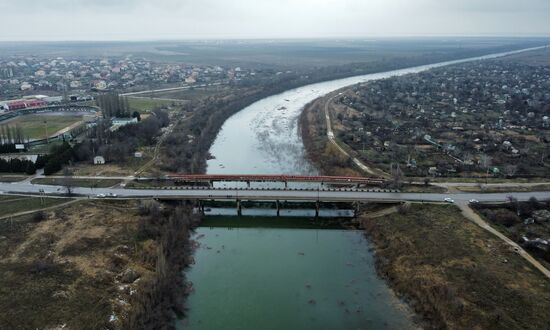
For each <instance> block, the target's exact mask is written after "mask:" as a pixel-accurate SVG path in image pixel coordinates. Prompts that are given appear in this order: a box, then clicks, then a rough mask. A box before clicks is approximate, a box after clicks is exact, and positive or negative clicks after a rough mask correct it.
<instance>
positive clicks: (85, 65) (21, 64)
mask: <svg viewBox="0 0 550 330" xmlns="http://www.w3.org/2000/svg"><path fill="white" fill-rule="evenodd" d="M257 74H258V75H262V74H266V73H263V72H262V71H261V70H259V71H258V70H251V69H245V68H241V67H231V68H223V67H220V66H198V65H191V64H185V63H163V62H159V61H151V60H147V59H144V58H136V57H133V56H129V57H120V58H117V57H110V58H104V59H98V58H90V59H81V58H74V59H69V58H67V59H65V58H63V57H58V56H56V57H51V58H50V57H38V56H34V57H29V56H13V55H12V56H3V57H0V98H3V99H5V100H6V101H7V100H10V99H14V98H17V97H19V96H21V95H24V96H25V95H27V96H30V95H34V94H46V95H50V96H63V95H67V94H70V95H75V97H78V98H79V100H82V99H85V98H86V97H87V96H89V95H91V94H97V93H101V92H108V91H114V90H117V91H127V92H131V91H134V90H140V91H141V90H143V89H153V88H167V87H192V86H202V87H203V86H206V85H219V84H228V83H230V82H238V81H241V80H243V79H246V78H247V77H249V78H253V77H254V76H256V75H257ZM267 74H273V72H269V73H267Z"/></svg>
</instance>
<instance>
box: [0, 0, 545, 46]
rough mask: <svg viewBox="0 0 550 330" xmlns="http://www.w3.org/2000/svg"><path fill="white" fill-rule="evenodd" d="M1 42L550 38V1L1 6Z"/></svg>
mask: <svg viewBox="0 0 550 330" xmlns="http://www.w3.org/2000/svg"><path fill="white" fill-rule="evenodd" d="M0 13H1V17H2V18H1V20H0V40H128V39H129V40H151V39H211V38H309V37H364V36H411V35H421V36H426V35H545V36H550V0H0Z"/></svg>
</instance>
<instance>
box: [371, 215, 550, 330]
mask: <svg viewBox="0 0 550 330" xmlns="http://www.w3.org/2000/svg"><path fill="white" fill-rule="evenodd" d="M361 219H362V220H363V224H364V227H365V234H366V236H367V237H368V239H369V240H370V241H371V242H373V244H374V246H375V255H376V267H377V271H378V273H379V274H380V275H381V276H382V277H383V278H385V279H386V280H387V281H388V283H389V284H390V285H391V287H392V288H393V289H394V290H395V291H396V292H397V293H398V294H399V295H400V296H401V297H403V298H404V299H406V300H407V301H409V303H410V304H411V306H412V307H413V308H414V309H415V311H416V312H417V313H418V314H419V315H421V316H422V317H423V320H424V322H425V324H426V328H431V329H476V328H477V329H491V328H500V329H536V328H545V327H547V325H548V322H550V316H549V314H548V313H547V312H546V310H547V307H548V301H550V285H549V284H548V281H547V280H546V278H544V276H542V275H541V274H540V273H539V272H538V271H537V270H536V269H534V268H533V267H532V266H531V265H529V264H528V263H526V262H525V260H523V259H522V258H521V257H520V256H518V255H517V254H516V253H515V252H514V251H513V250H512V249H511V248H510V247H509V246H507V245H506V244H503V243H502V242H500V241H499V240H498V239H497V238H495V237H493V236H491V235H490V234H489V233H487V232H485V231H484V230H483V229H481V228H479V227H478V226H476V225H475V224H473V223H470V222H468V220H466V219H465V218H463V217H462V215H461V214H460V212H459V210H458V209H457V208H456V207H454V206H448V205H412V206H411V207H410V208H404V209H403V210H401V212H398V213H394V214H391V215H386V216H384V217H381V218H376V219H372V218H369V217H368V216H362V217H361Z"/></svg>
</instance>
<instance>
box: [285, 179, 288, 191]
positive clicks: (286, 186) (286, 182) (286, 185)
mask: <svg viewBox="0 0 550 330" xmlns="http://www.w3.org/2000/svg"><path fill="white" fill-rule="evenodd" d="M287 188H288V181H285V189H287Z"/></svg>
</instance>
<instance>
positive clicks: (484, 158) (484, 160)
mask: <svg viewBox="0 0 550 330" xmlns="http://www.w3.org/2000/svg"><path fill="white" fill-rule="evenodd" d="M479 160H480V161H481V166H482V167H483V168H484V169H485V170H486V175H485V181H486V182H485V183H487V179H488V178H489V168H490V167H491V163H492V160H493V159H492V158H491V156H489V155H487V154H481V156H479Z"/></svg>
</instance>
